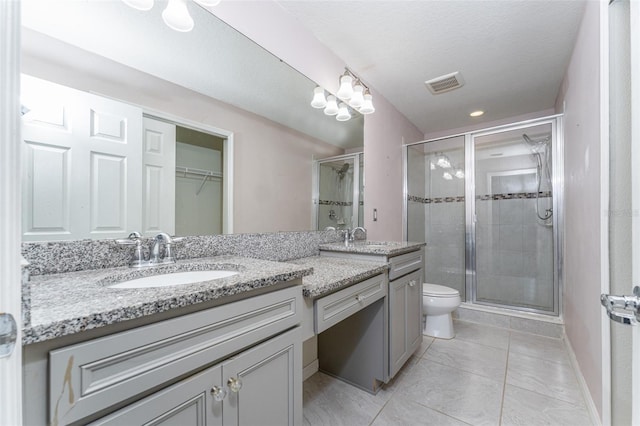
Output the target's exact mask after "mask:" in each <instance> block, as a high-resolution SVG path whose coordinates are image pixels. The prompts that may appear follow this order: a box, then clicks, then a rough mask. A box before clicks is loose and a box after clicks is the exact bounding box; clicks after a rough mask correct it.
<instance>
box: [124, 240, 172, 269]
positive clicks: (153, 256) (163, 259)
mask: <svg viewBox="0 0 640 426" xmlns="http://www.w3.org/2000/svg"><path fill="white" fill-rule="evenodd" d="M182 239H183V238H182V237H180V238H178V237H170V236H169V235H168V234H166V233H164V232H161V233H159V234H158V235H156V236H155V237H153V239H152V240H151V242H150V247H149V257H148V258H146V256H145V250H144V248H143V247H142V243H143V239H142V235H140V233H139V232H132V233H131V234H129V236H128V237H127V238H126V239H121V240H116V243H117V244H119V245H122V246H130V245H135V248H134V251H133V256H132V257H131V261H130V262H129V266H130V267H132V268H143V267H149V266H156V265H162V264H167V263H175V262H176V258H175V257H174V255H173V251H172V250H171V246H172V244H175V243H178V242H180V241H182ZM161 246H164V253H163V252H162V251H161Z"/></svg>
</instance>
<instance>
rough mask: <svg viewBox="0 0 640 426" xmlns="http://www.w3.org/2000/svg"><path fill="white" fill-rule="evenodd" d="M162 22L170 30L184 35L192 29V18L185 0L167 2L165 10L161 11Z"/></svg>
mask: <svg viewBox="0 0 640 426" xmlns="http://www.w3.org/2000/svg"><path fill="white" fill-rule="evenodd" d="M162 20H163V21H164V23H165V24H167V26H169V28H171V29H172V30H176V31H180V32H183V33H184V32H188V31H191V30H192V29H193V18H191V15H189V10H188V9H187V3H186V1H185V0H169V4H168V5H167V8H166V9H165V10H164V11H162Z"/></svg>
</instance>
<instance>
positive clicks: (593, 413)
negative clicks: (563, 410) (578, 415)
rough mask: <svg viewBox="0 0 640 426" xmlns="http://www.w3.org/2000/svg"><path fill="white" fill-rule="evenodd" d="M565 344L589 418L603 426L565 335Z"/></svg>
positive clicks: (598, 425)
mask: <svg viewBox="0 0 640 426" xmlns="http://www.w3.org/2000/svg"><path fill="white" fill-rule="evenodd" d="M562 340H564V344H565V346H566V348H567V353H568V354H569V360H570V361H571V367H573V371H574V372H575V373H576V378H577V379H578V386H580V390H581V391H582V396H583V397H584V402H585V403H586V404H587V411H589V416H590V417H591V422H592V423H593V424H594V425H597V426H601V425H602V420H601V419H600V415H599V414H598V409H597V408H596V405H595V404H594V403H593V398H591V392H589V387H588V386H587V382H586V380H584V376H583V375H582V371H581V370H580V365H579V364H578V359H577V358H576V354H575V352H574V351H573V348H572V347H571V342H569V339H568V338H567V335H566V334H565V335H564V338H563V339H562Z"/></svg>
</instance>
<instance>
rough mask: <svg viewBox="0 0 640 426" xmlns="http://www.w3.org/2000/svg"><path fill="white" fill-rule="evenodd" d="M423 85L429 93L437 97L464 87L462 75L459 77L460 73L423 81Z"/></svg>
mask: <svg viewBox="0 0 640 426" xmlns="http://www.w3.org/2000/svg"><path fill="white" fill-rule="evenodd" d="M424 84H425V85H426V86H427V89H429V91H430V92H431V93H433V94H434V95H439V94H440V93H444V92H448V91H450V90H454V89H457V88H458V87H462V86H464V79H463V78H462V75H460V72H459V71H456V72H452V73H451V74H447V75H442V76H440V77H436V78H432V79H431V80H428V81H425V82H424Z"/></svg>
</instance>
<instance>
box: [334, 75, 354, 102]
mask: <svg viewBox="0 0 640 426" xmlns="http://www.w3.org/2000/svg"><path fill="white" fill-rule="evenodd" d="M352 80H353V79H352V78H351V76H349V75H343V76H342V77H340V88H339V89H338V93H336V96H337V97H338V98H340V99H342V100H343V101H344V100H347V99H349V98H350V97H351V95H353V86H351V81H352Z"/></svg>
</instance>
